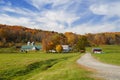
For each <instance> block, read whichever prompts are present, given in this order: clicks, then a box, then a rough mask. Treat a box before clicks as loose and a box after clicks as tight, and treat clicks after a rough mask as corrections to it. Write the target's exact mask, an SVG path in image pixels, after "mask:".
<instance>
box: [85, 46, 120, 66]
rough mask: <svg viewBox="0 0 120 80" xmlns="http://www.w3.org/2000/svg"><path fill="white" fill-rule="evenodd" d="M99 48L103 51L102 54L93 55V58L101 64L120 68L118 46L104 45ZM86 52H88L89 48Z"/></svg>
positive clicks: (119, 49) (119, 50) (119, 47)
mask: <svg viewBox="0 0 120 80" xmlns="http://www.w3.org/2000/svg"><path fill="white" fill-rule="evenodd" d="M99 47H100V48H102V49H103V54H93V56H94V57H96V58H97V59H98V60H100V61H102V62H105V63H109V64H115V65H119V66H120V46H118V45H104V46H99ZM87 50H88V51H90V50H91V48H88V49H87Z"/></svg>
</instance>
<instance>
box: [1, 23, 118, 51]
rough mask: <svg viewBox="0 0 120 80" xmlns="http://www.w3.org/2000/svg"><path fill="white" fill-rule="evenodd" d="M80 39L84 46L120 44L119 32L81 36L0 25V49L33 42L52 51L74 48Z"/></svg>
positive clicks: (71, 33)
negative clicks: (58, 48) (59, 46)
mask: <svg viewBox="0 0 120 80" xmlns="http://www.w3.org/2000/svg"><path fill="white" fill-rule="evenodd" d="M81 38H82V39H83V41H84V42H85V43H86V45H85V46H99V45H114V44H116V45H119V44H120V32H104V33H94V34H93V33H87V34H84V35H81V34H75V33H73V32H65V33H58V32H54V31H44V30H40V29H30V28H26V27H23V26H18V25H14V26H11V25H3V24H0V47H11V46H18V44H19V46H21V45H22V44H25V43H26V42H28V41H31V42H32V41H34V42H36V43H41V44H42V46H43V49H44V50H49V49H53V48H55V46H56V45H65V44H67V45H70V46H72V47H73V48H74V47H76V46H77V44H78V43H79V41H80V39H81ZM84 42H83V43H84ZM75 49H76V48H75Z"/></svg>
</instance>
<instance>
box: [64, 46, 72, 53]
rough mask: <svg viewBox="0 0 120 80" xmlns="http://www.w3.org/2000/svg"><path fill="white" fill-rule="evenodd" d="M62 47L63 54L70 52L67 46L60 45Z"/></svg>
mask: <svg viewBox="0 0 120 80" xmlns="http://www.w3.org/2000/svg"><path fill="white" fill-rule="evenodd" d="M62 47H63V52H69V51H70V50H71V48H70V46H69V45H62Z"/></svg>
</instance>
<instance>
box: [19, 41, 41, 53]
mask: <svg viewBox="0 0 120 80" xmlns="http://www.w3.org/2000/svg"><path fill="white" fill-rule="evenodd" d="M40 49H42V47H41V46H38V45H34V42H32V43H31V45H30V42H28V43H27V45H23V46H22V47H21V51H22V52H24V51H34V50H40Z"/></svg>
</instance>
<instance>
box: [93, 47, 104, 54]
mask: <svg viewBox="0 0 120 80" xmlns="http://www.w3.org/2000/svg"><path fill="white" fill-rule="evenodd" d="M92 52H93V53H98V54H100V53H102V49H101V48H93V49H92Z"/></svg>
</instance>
